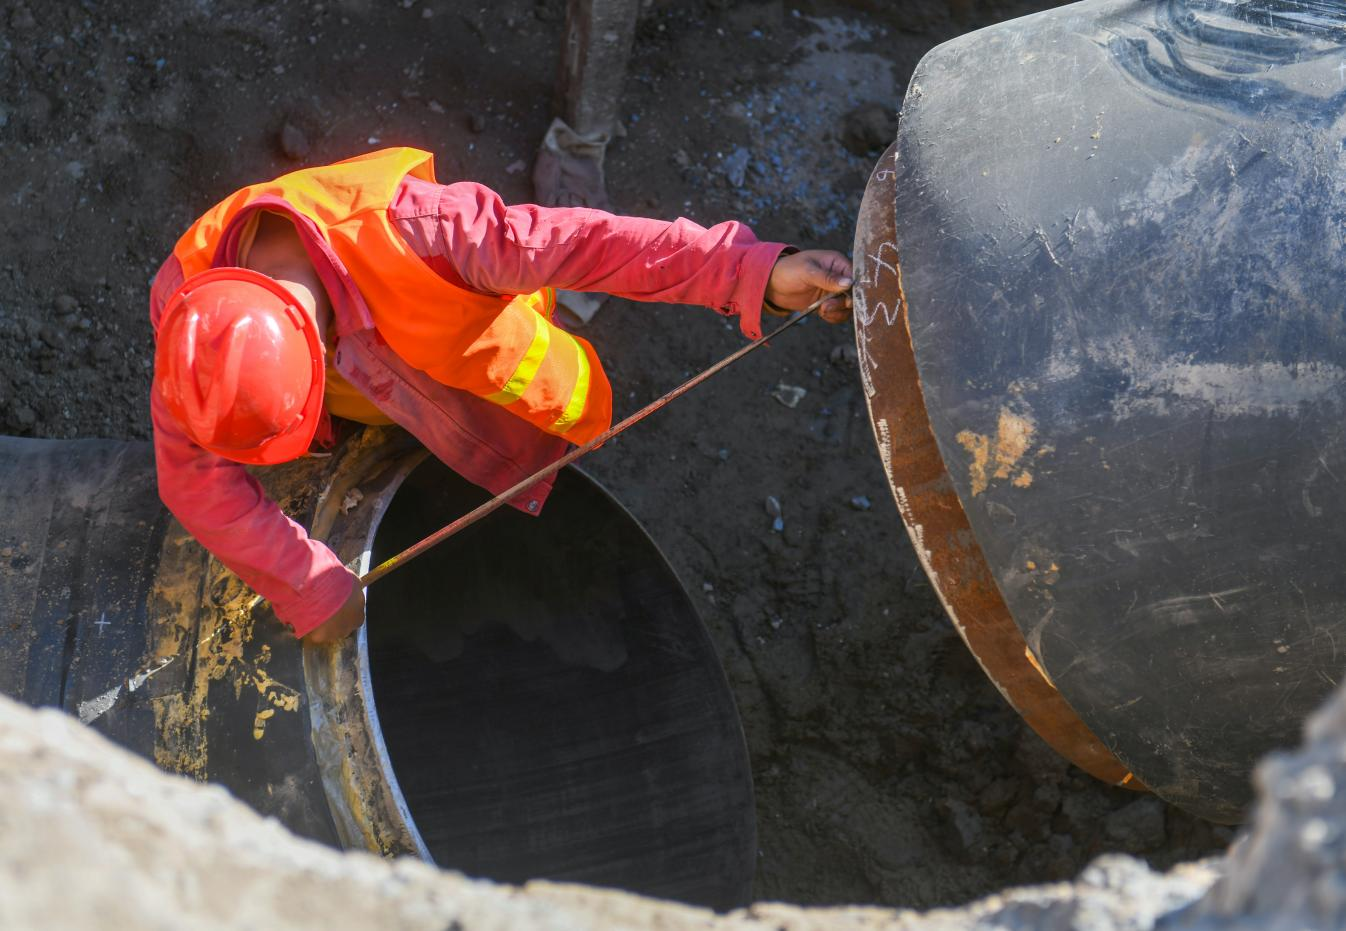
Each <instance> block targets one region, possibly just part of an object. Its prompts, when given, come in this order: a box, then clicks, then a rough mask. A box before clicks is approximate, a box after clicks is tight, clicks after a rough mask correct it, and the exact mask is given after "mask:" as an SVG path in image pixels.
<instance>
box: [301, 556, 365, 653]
mask: <svg viewBox="0 0 1346 931" xmlns="http://www.w3.org/2000/svg"><path fill="white" fill-rule="evenodd" d="M351 576H352V577H354V578H355V582H354V584H352V585H351V593H350V595H348V596H347V597H346V603H345V604H343V605H342V606H341V607H339V608H337V611H336V614H333V615H332V616H331V617H329V618H328V619H327V620H325V621H323V622H322V623H321V624H319V625H318V626H317V627H315V628H313V629H312V630H310V631H309V632H308V633H307V634H305V635H304V642H305V643H337V642H339V641H341V640H344V639H345V638H346V637H347V636H349V635H350V634H351V633H352V632H354V631H355V630H358V629H359V627H360V625H361V624H363V623H364V622H365V589H364V586H363V585H361V584H360V579H359V577H357V576H355V573H353V572H352V573H351Z"/></svg>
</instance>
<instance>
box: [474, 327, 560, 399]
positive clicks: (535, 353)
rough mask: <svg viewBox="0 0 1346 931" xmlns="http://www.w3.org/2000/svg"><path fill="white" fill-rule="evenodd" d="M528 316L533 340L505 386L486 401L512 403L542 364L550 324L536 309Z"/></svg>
mask: <svg viewBox="0 0 1346 931" xmlns="http://www.w3.org/2000/svg"><path fill="white" fill-rule="evenodd" d="M529 316H531V317H532V318H533V341H532V342H531V343H529V344H528V351H527V352H525V353H524V354H523V358H522V359H520V360H519V364H518V365H516V366H515V367H514V374H513V375H511V376H510V377H509V381H507V382H505V387H503V388H501V389H500V390H499V391H497V392H496V393H495V394H493V395H491V396H490V397H489V398H487V400H488V401H494V402H495V403H496V404H513V403H514V402H515V401H517V400H519V398H521V397H523V393H524V392H525V391H527V390H528V386H529V385H530V384H532V383H533V378H534V377H535V376H536V375H537V370H538V367H539V366H541V365H542V360H543V359H544V358H545V357H546V355H547V347H548V346H549V345H551V326H550V325H549V324H548V323H547V321H546V320H544V319H542V315H541V314H539V313H538V312H537V311H533V312H532V313H531V314H529Z"/></svg>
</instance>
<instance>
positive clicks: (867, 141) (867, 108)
mask: <svg viewBox="0 0 1346 931" xmlns="http://www.w3.org/2000/svg"><path fill="white" fill-rule="evenodd" d="M896 135H897V114H896V113H894V112H893V110H892V108H891V107H888V106H887V105H885V104H881V103H873V102H871V103H862V104H861V105H860V106H858V107H856V108H855V109H854V110H851V111H850V112H848V113H847V114H846V115H845V116H843V117H842V118H841V144H842V145H843V146H845V147H846V151H848V152H850V153H851V154H852V155H861V156H869V155H877V154H879V153H880V152H882V151H883V150H884V149H886V148H887V147H888V143H890V142H892V141H893V137H895V136H896Z"/></svg>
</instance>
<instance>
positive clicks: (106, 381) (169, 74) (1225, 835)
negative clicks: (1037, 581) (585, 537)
mask: <svg viewBox="0 0 1346 931" xmlns="http://www.w3.org/2000/svg"><path fill="white" fill-rule="evenodd" d="M1048 5H1051V4H1046V3H1038V4H1036V5H1035V4H1034V3H1033V2H1011V0H1005V2H984V0H949V2H948V3H947V4H946V3H942V2H938V0H929V2H913V3H902V4H887V3H880V2H877V0H849V2H847V0H799V2H761V3H740V2H728V0H718V2H717V0H691V2H673V0H656V2H649V0H646V2H645V3H644V6H643V13H642V18H641V22H640V26H639V28H638V32H637V39H636V49H635V54H634V58H633V62H632V69H631V73H630V75H629V77H628V85H627V87H628V91H627V94H626V96H625V100H624V113H623V116H624V119H623V125H624V129H625V133H626V134H625V136H624V137H622V138H620V139H619V140H618V141H617V142H616V143H615V145H614V146H613V147H612V149H611V150H610V152H609V156H608V165H607V171H608V185H609V190H610V193H611V195H612V197H613V201H614V203H615V204H616V205H617V209H619V210H622V211H624V212H628V213H637V214H645V215H650V216H663V217H672V216H675V215H678V214H682V215H686V216H691V217H693V218H695V219H697V220H699V221H702V222H707V223H709V222H715V221H718V220H721V219H727V218H741V219H744V220H747V221H750V222H751V223H752V225H753V226H754V228H755V229H756V230H757V232H758V234H759V235H760V236H762V237H763V238H769V239H777V240H784V241H789V242H793V243H794V244H796V245H799V246H801V247H813V246H817V247H827V248H836V249H841V250H844V251H849V248H850V240H851V235H852V228H853V227H852V224H853V218H854V215H855V212H856V209H857V207H858V205H859V200H860V196H861V194H862V192H863V187H864V182H865V179H866V178H867V176H868V173H869V170H870V168H871V167H872V165H873V162H874V159H875V158H876V157H877V155H878V153H879V152H880V151H881V150H882V148H883V147H884V146H885V145H886V143H887V142H888V141H890V140H891V137H892V134H893V132H894V130H895V126H896V123H895V116H894V114H895V112H896V110H897V108H898V106H899V104H900V100H901V94H902V92H903V90H904V89H905V84H906V79H907V76H908V75H909V74H910V72H911V70H912V69H913V68H914V66H915V64H916V62H917V60H918V59H919V57H920V55H921V54H922V53H923V52H924V51H925V50H927V49H928V48H930V47H931V46H932V45H934V44H935V43H937V42H939V41H941V40H943V39H946V38H949V37H952V36H953V35H956V34H958V33H960V32H963V31H966V30H968V29H970V28H975V27H977V26H980V25H985V24H988V23H991V22H994V21H997V20H999V19H1003V18H1006V17H1008V16H1011V15H1018V14H1021V13H1026V12H1029V11H1031V10H1032V9H1034V8H1035V6H1036V7H1039V8H1040V7H1043V6H1048ZM563 19H564V4H563V3H562V2H560V0H541V2H534V0H502V2H497V3H490V4H487V3H485V2H484V0H483V2H480V3H460V2H449V0H398V2H377V3H376V2H373V0H328V2H314V3H301V2H271V3H243V2H241V0H188V2H182V3H162V4H157V3H150V2H136V0H131V2H124V3H118V4H96V3H93V2H89V0H85V2H66V3H57V4H48V3H36V2H30V3H24V2H16V0H0V165H3V166H4V170H3V171H2V172H0V200H2V201H3V203H4V204H5V205H6V208H7V210H8V214H9V216H10V218H11V220H10V222H8V223H5V224H4V225H3V226H0V432H4V433H8V434H12V435H19V436H40V437H74V436H107V437H123V438H146V437H147V436H148V429H149V428H148V417H147V413H146V397H147V389H148V384H149V377H150V366H151V357H152V352H151V349H152V341H151V337H150V333H149V329H148V325H147V323H146V318H145V317H146V315H145V306H146V296H147V287H148V282H149V280H150V278H151V277H152V275H153V273H154V271H155V269H156V268H157V266H158V263H159V262H160V261H161V260H162V258H163V257H164V255H166V254H167V252H168V250H169V249H170V248H171V245H172V243H173V240H174V238H175V237H176V236H177V235H178V233H179V232H180V231H181V230H183V229H184V228H185V227H186V226H187V224H188V223H189V222H190V221H191V220H192V219H193V218H194V217H195V216H196V215H198V214H199V213H200V212H201V211H202V210H203V209H205V208H206V207H207V206H209V205H210V204H211V203H213V202H214V201H215V200H216V199H218V198H219V197H221V196H223V195H225V194H227V193H229V192H230V191H232V190H234V189H235V188H237V187H239V186H241V185H243V184H246V183H248V182H250V181H253V180H256V179H258V178H262V177H270V176H274V175H276V174H279V173H281V172H283V171H286V170H289V169H291V168H294V167H297V166H298V165H300V164H305V163H319V162H323V161H328V160H335V159H337V158H342V157H346V156H349V155H352V154H355V153H357V152H361V151H365V150H368V149H370V148H374V147H378V146H382V145H390V144H414V145H419V146H422V147H425V148H429V149H431V150H433V151H435V152H436V153H437V156H438V170H439V175H440V178H441V180H452V179H458V178H470V179H474V180H478V181H482V182H484V183H486V184H489V185H491V186H493V187H495V188H496V189H497V190H499V191H500V192H501V193H502V194H503V195H504V196H505V197H506V198H507V199H511V200H516V201H521V200H527V199H529V198H530V196H531V191H530V188H529V183H528V169H527V166H529V165H530V164H531V155H532V152H533V151H534V149H535V147H536V145H537V143H538V141H539V139H540V137H541V135H542V132H543V130H544V129H545V127H546V124H547V121H548V116H549V110H550V102H551V94H552V76H553V74H554V72H555V68H556V60H557V54H556V49H557V43H558V42H559V39H560V35H561V30H562V21H563ZM586 335H588V336H590V337H591V338H592V339H593V340H594V342H595V343H596V344H597V345H598V347H599V351H600V352H601V353H602V354H603V356H604V358H605V359H606V360H607V364H608V367H609V370H610V373H611V375H612V378H613V382H614V384H615V386H617V389H618V395H617V398H618V407H619V413H620V412H626V411H630V410H632V409H634V408H635V407H636V406H638V405H640V404H643V403H645V402H647V401H649V400H650V399H652V398H653V397H655V396H657V395H658V394H660V393H662V391H664V390H666V389H667V388H669V387H671V386H672V385H674V384H675V383H677V382H678V381H680V380H681V379H682V378H683V377H685V376H686V375H688V374H690V373H691V372H692V371H695V370H697V369H699V368H701V367H703V366H705V365H706V364H708V363H710V362H711V361H713V360H715V359H717V358H719V357H720V356H722V355H724V354H726V353H727V352H728V351H730V350H731V349H732V348H734V347H736V346H737V345H739V343H740V339H739V337H738V336H737V335H736V332H735V328H734V327H733V326H731V325H729V324H728V323H727V322H726V321H724V320H722V319H721V318H719V317H717V316H716V315H714V314H712V313H709V312H706V311H703V310H698V309H692V308H686V307H669V306H658V305H635V304H630V303H627V302H623V301H611V302H609V303H608V304H607V305H606V306H605V308H604V309H603V310H602V312H601V313H600V315H599V316H598V318H597V319H596V320H595V321H594V323H592V324H591V325H590V327H589V328H588V330H587V331H586ZM852 339H853V335H852V333H851V331H850V328H849V327H842V328H823V327H822V326H820V325H817V324H814V323H812V322H810V323H809V324H806V325H805V326H804V327H802V328H800V329H799V330H797V331H796V332H793V333H791V334H790V335H789V336H787V337H783V338H782V339H781V340H780V341H779V342H777V343H775V344H773V346H772V347H771V348H770V349H769V350H766V351H764V352H762V353H758V354H757V355H756V356H755V357H753V358H752V359H750V360H748V361H746V362H745V363H743V364H742V365H740V366H738V367H737V368H735V369H731V370H730V371H728V372H727V373H725V374H724V375H723V376H721V377H720V378H718V379H717V380H716V381H715V382H713V383H712V384H710V385H708V386H706V387H704V388H701V389H699V390H698V392H697V393H695V394H693V395H691V396H689V397H688V398H687V399H685V401H683V402H682V403H680V404H679V405H675V406H674V407H672V408H670V409H669V410H667V411H666V412H664V413H661V414H660V415H659V416H658V418H657V419H654V420H652V421H650V422H648V423H647V424H645V425H642V427H641V428H639V430H638V431H634V432H633V433H631V434H629V435H628V436H626V437H623V438H622V439H621V440H619V441H616V442H614V443H612V444H611V445H610V446H609V447H608V448H607V449H605V450H604V451H603V452H601V453H599V454H598V455H597V456H596V457H595V458H594V459H593V460H592V462H591V464H590V466H589V467H590V469H591V471H592V472H593V473H594V474H595V475H596V476H597V477H598V478H599V479H600V480H602V481H603V482H605V483H606V484H607V485H608V486H609V487H610V488H611V489H612V490H613V491H614V492H615V493H616V494H617V495H618V497H619V498H621V500H622V501H623V502H624V503H625V504H626V505H627V506H628V507H630V508H631V509H632V510H633V511H634V512H635V514H636V515H637V516H638V517H639V518H640V519H641V520H642V521H643V522H644V524H645V525H646V527H647V528H648V529H649V530H650V532H651V533H652V535H653V536H654V538H655V539H656V540H658V541H659V542H660V544H661V545H662V546H663V547H665V549H666V551H667V553H668V556H669V558H670V560H671V561H672V562H673V564H674V566H675V568H676V569H677V571H678V573H679V575H680V576H681V577H682V579H683V581H684V583H685V584H686V585H687V586H688V588H689V589H690V590H691V591H692V593H693V595H694V597H696V598H697V599H698V600H699V604H700V608H701V611H702V613H703V616H704V617H705V619H706V622H707V624H708V626H709V627H710V630H711V632H712V635H713V637H714V638H715V641H716V644H717V646H718V648H719V650H720V653H721V656H722V658H723V660H724V664H725V667H726V669H727V672H728V675H729V679H730V682H731V684H732V686H733V688H734V691H735V694H736V697H737V700H738V702H739V707H740V710H741V712H742V715H743V721H744V729H745V732H746V734H747V738H748V743H749V747H750V751H751V754H752V762H753V769H754V776H755V780H756V790H757V804H758V819H759V833H760V857H759V863H758V875H757V885H756V894H757V896H758V898H763V899H766V898H769V899H782V900H787V901H794V902H801V903H881V904H888V905H899V906H911V907H926V906H932V905H938V904H948V903H955V902H961V901H966V900H969V899H971V898H973V897H975V896H977V895H981V894H984V893H986V892H989V891H991V890H993V889H997V888H1000V887H1002V886H1004V885H1006V884H1010V883H1019V882H1041V881H1046V880H1053V879H1059V878H1064V877H1067V876H1073V875H1074V874H1075V873H1076V872H1077V871H1078V870H1079V869H1080V868H1081V867H1082V866H1083V865H1084V864H1085V863H1087V862H1088V861H1089V860H1090V859H1091V858H1093V857H1095V856H1096V855H1098V854H1100V853H1104V852H1107V851H1125V852H1130V853H1134V854H1137V855H1140V856H1143V857H1145V858H1147V859H1148V860H1150V861H1151V862H1152V863H1154V864H1156V865H1159V866H1167V865H1169V864H1171V863H1174V862H1176V861H1179V860H1186V859H1191V858H1194V857H1197V856H1200V855H1203V854H1205V853H1207V852H1209V851H1212V850H1215V849H1218V848H1220V847H1222V846H1223V845H1224V844H1226V843H1227V842H1228V840H1229V839H1230V837H1231V833H1230V831H1229V830H1228V829H1225V828H1216V827H1212V826H1210V825H1207V824H1205V823H1203V822H1200V821H1197V820H1196V819H1193V818H1191V817H1189V816H1187V815H1184V814H1183V813H1181V812H1179V811H1177V810H1174V809H1172V808H1169V807H1167V806H1165V805H1163V804H1162V803H1160V802H1158V801H1157V800H1154V799H1151V798H1146V797H1141V796H1136V795H1134V794H1132V793H1129V792H1126V791H1123V790H1116V789H1109V788H1107V787H1104V786H1102V785H1099V784H1098V783H1096V782H1094V781H1092V780H1091V779H1090V778H1089V777H1087V776H1085V775H1084V774H1082V773H1080V772H1079V771H1078V770H1075V769H1074V768H1072V767H1070V766H1069V765H1067V764H1066V763H1064V762H1063V761H1061V760H1060V759H1059V758H1057V757H1056V756H1055V755H1054V754H1053V753H1052V752H1051V751H1050V750H1048V749H1047V748H1046V747H1045V745H1043V744H1042V743H1041V741H1039V740H1038V739H1037V738H1036V737H1035V736H1034V735H1033V734H1032V733H1031V732H1030V731H1029V730H1028V729H1027V728H1026V727H1025V726H1024V725H1023V724H1022V723H1021V722H1020V721H1019V719H1018V718H1017V717H1016V716H1015V715H1014V713H1013V712H1012V711H1011V710H1010V709H1009V708H1008V707H1007V706H1006V705H1005V704H1004V703H1003V701H1002V700H1001V699H1000V697H999V696H998V695H997V693H996V692H995V691H994V689H993V688H992V687H991V686H990V685H989V683H988V682H987V681H986V680H985V678H984V677H983V676H982V674H981V672H980V670H979V669H978V667H977V666H976V664H975V662H974V661H973V660H972V658H971V657H970V655H969V654H968V653H967V651H966V650H965V649H964V648H963V646H962V644H961V643H960V642H959V641H958V639H957V638H956V636H955V635H954V633H953V631H952V629H951V628H950V626H949V624H948V623H947V621H946V620H945V618H944V616H943V613H942V610H941V608H940V606H939V603H938V601H937V600H936V598H935V597H934V594H933V592H932V590H931V589H930V587H929V586H928V585H927V584H926V581H925V579H924V577H923V575H922V573H921V570H920V568H919V566H918V564H917V561H916V558H915V556H914V554H913V552H912V550H911V548H910V546H909V544H908V541H907V539H906V536H905V534H904V533H903V532H902V529H901V526H900V523H899V521H898V518H897V514H896V511H895V509H894V507H893V505H892V504H891V499H890V497H889V494H888V490H887V487H886V484H885V482H884V480H883V475H882V471H881V468H880V466H879V462H878V457H877V455H875V452H874V446H873V440H872V436H871V433H870V428H869V424H868V422H867V420H866V417H865V413H864V404H863V398H862V396H861V393H860V391H859V386H858V379H857V378H856V375H855V372H854V367H853V359H854V354H853V348H852ZM795 389H803V391H802V393H801V392H800V391H798V390H795ZM791 405H792V406H791ZM768 498H772V499H774V501H775V504H773V505H770V506H768V504H767V499H768ZM777 517H779V519H780V522H781V525H783V526H781V529H780V530H779V531H777V530H775V529H773V524H775V522H776V519H777Z"/></svg>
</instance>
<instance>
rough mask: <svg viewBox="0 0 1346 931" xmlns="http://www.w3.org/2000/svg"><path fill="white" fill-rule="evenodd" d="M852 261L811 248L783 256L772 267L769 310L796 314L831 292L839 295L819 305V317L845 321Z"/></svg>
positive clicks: (849, 305)
mask: <svg viewBox="0 0 1346 931" xmlns="http://www.w3.org/2000/svg"><path fill="white" fill-rule="evenodd" d="M850 287H851V260H850V259H848V258H846V256H844V255H842V254H841V253H840V252H833V251H831V250H827V249H808V250H805V251H804V252H795V253H793V254H792V255H783V256H781V257H780V258H779V259H777V260H776V267H775V268H773V269H771V278H770V279H769V280H768V281H767V285H766V299H767V305H766V310H767V311H768V312H771V313H776V314H778V315H779V314H782V313H787V314H788V313H794V312H796V311H800V310H806V309H807V308H808V306H809V305H810V304H812V303H813V302H814V301H816V300H818V299H819V298H821V297H824V296H826V295H828V294H836V297H834V298H832V299H831V300H830V301H828V302H827V303H825V304H823V305H822V306H821V307H819V308H818V316H820V317H822V318H823V319H824V320H826V321H827V322H828V323H844V322H845V321H847V320H849V319H850V318H851V296H850V294H849V293H845V292H848V291H849V290H850Z"/></svg>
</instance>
